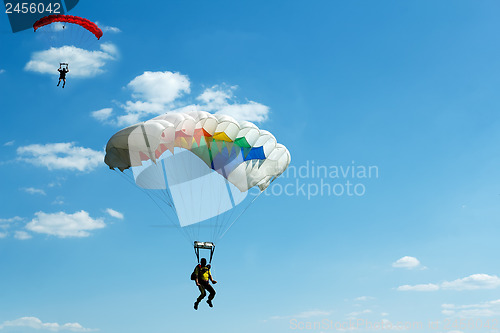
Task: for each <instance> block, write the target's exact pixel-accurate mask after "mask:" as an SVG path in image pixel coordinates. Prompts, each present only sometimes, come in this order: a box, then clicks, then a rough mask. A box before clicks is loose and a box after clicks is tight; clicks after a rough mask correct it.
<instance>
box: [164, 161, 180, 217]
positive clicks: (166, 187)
mask: <svg viewBox="0 0 500 333" xmlns="http://www.w3.org/2000/svg"><path fill="white" fill-rule="evenodd" d="M161 165H162V171H163V179H164V180H165V193H166V197H167V198H168V200H169V203H168V205H169V206H170V207H171V208H172V209H173V210H174V212H175V215H177V210H176V209H175V205H174V199H173V198H172V196H171V195H170V191H169V190H168V180H167V168H166V167H165V160H164V159H162V160H161Z"/></svg>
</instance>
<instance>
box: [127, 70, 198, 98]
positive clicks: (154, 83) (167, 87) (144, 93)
mask: <svg viewBox="0 0 500 333" xmlns="http://www.w3.org/2000/svg"><path fill="white" fill-rule="evenodd" d="M127 87H128V88H129V89H131V90H132V97H133V98H136V99H141V100H145V101H148V102H152V103H159V104H167V103H171V102H173V101H174V100H175V99H177V98H179V97H181V96H182V95H183V94H184V93H188V94H189V93H190V92H191V90H190V82H189V78H188V77H187V76H186V75H182V74H180V73H173V72H168V71H166V72H144V74H142V75H139V76H138V77H136V78H134V79H133V80H132V81H130V82H129V84H128V85H127Z"/></svg>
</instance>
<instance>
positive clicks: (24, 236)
mask: <svg viewBox="0 0 500 333" xmlns="http://www.w3.org/2000/svg"><path fill="white" fill-rule="evenodd" d="M14 238H16V239H19V240H26V239H30V238H31V235H30V234H28V233H27V232H26V231H23V230H17V231H16V232H15V233H14Z"/></svg>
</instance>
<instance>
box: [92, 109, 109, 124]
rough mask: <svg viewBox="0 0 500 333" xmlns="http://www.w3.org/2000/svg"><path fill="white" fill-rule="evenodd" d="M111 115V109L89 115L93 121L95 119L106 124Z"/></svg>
mask: <svg viewBox="0 0 500 333" xmlns="http://www.w3.org/2000/svg"><path fill="white" fill-rule="evenodd" d="M112 113H113V109H112V108H104V109H101V110H97V111H94V112H92V113H91V115H92V117H94V118H95V119H97V120H99V121H101V122H106V121H108V119H109V118H110V117H111V115H112Z"/></svg>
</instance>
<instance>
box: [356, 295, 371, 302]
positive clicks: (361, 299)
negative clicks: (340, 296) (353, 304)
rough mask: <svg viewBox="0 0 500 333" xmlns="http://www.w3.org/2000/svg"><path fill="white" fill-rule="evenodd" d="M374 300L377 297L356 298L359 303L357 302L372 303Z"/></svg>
mask: <svg viewBox="0 0 500 333" xmlns="http://www.w3.org/2000/svg"><path fill="white" fill-rule="evenodd" d="M372 299H375V297H371V296H360V297H356V298H355V299H354V300H355V301H357V302H364V301H370V300H372Z"/></svg>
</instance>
